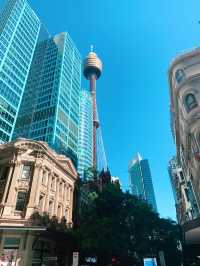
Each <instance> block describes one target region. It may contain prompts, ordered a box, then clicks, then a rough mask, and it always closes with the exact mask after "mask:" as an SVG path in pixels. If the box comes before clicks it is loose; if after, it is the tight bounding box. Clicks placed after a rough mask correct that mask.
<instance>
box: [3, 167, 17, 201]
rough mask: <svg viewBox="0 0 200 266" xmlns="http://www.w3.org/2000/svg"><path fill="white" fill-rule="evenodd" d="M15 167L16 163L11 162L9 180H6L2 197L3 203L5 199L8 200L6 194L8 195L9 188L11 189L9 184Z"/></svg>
mask: <svg viewBox="0 0 200 266" xmlns="http://www.w3.org/2000/svg"><path fill="white" fill-rule="evenodd" d="M14 167H15V164H14V163H11V164H10V169H9V173H8V178H7V181H6V186H5V189H4V193H3V197H2V202H1V203H2V204H4V203H5V200H6V196H7V193H8V189H9V184H10V181H11V178H12V173H13V174H14V172H13V169H14Z"/></svg>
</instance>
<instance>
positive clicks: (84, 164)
mask: <svg viewBox="0 0 200 266" xmlns="http://www.w3.org/2000/svg"><path fill="white" fill-rule="evenodd" d="M78 151H79V152H78V157H79V158H78V173H79V175H80V177H81V178H84V177H86V174H87V170H88V168H91V167H92V166H93V107H92V97H91V94H90V92H89V91H87V90H82V91H81V94H80V127H79V144H78Z"/></svg>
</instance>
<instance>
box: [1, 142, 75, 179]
mask: <svg viewBox="0 0 200 266" xmlns="http://www.w3.org/2000/svg"><path fill="white" fill-rule="evenodd" d="M8 148H10V149H11V150H13V149H14V150H15V151H16V152H17V153H20V152H23V151H24V152H26V151H27V150H28V149H29V148H30V149H32V150H37V151H39V152H41V153H42V154H43V155H44V154H45V155H46V156H47V157H48V158H49V159H50V160H52V161H53V162H54V163H55V164H56V165H58V166H59V167H60V168H61V169H62V171H63V172H65V173H67V174H68V175H69V176H70V177H71V178H72V179H73V180H74V181H76V180H77V171H76V169H75V168H74V166H73V164H72V162H71V160H70V159H69V158H68V157H66V156H65V155H59V154H57V153H56V152H55V151H54V150H52V149H51V148H50V147H49V146H48V144H47V143H45V142H42V141H35V140H30V139H24V138H18V139H16V140H15V141H12V142H9V143H5V144H2V145H0V151H3V150H4V149H8ZM38 159H39V158H38ZM64 164H66V166H64Z"/></svg>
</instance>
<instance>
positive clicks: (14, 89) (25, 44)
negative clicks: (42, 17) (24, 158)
mask: <svg viewBox="0 0 200 266" xmlns="http://www.w3.org/2000/svg"><path fill="white" fill-rule="evenodd" d="M40 27H41V24H40V21H39V19H38V18H37V16H36V15H35V13H34V12H33V10H32V9H31V8H30V6H29V5H28V3H27V1H26V0H8V1H6V4H5V6H4V7H3V9H2V11H1V15H0V143H3V142H7V141H10V140H11V137H12V134H13V129H14V126H15V122H16V118H17V114H18V111H19V106H20V102H21V99H22V96H23V92H24V88H25V84H26V81H27V77H28V73H29V69H30V65H31V61H32V57H33V53H34V50H35V46H36V43H37V39H38V35H39V32H40Z"/></svg>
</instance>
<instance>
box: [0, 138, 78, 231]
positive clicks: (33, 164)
mask: <svg viewBox="0 0 200 266" xmlns="http://www.w3.org/2000/svg"><path fill="white" fill-rule="evenodd" d="M76 179H77V173H76V170H75V168H74V167H73V164H72V162H71V160H70V159H68V158H66V157H65V156H63V155H58V154H57V153H55V152H54V151H53V150H52V149H50V148H49V147H48V145H47V144H46V143H45V142H41V141H39V142H38V141H32V140H27V139H17V140H16V141H14V142H10V143H7V144H2V145H0V225H4V224H6V225H19V226H20V225H24V224H25V223H26V222H27V220H28V219H29V218H30V216H31V215H32V214H33V213H34V212H36V211H37V212H39V213H40V214H42V213H44V212H45V213H48V214H49V216H50V217H52V216H57V218H58V219H59V220H60V219H61V218H62V217H65V218H66V220H67V223H68V224H71V225H72V211H73V191H74V184H75V182H76Z"/></svg>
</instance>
